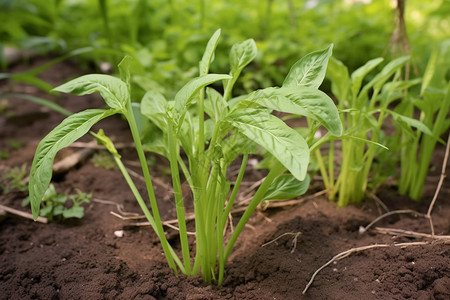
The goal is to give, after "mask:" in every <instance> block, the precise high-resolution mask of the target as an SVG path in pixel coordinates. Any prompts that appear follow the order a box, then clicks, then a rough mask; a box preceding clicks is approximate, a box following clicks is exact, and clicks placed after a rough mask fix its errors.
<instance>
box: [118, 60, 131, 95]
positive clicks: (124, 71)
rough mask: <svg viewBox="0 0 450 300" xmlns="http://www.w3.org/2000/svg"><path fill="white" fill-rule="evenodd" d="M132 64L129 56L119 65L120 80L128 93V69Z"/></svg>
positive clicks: (129, 81)
mask: <svg viewBox="0 0 450 300" xmlns="http://www.w3.org/2000/svg"><path fill="white" fill-rule="evenodd" d="M132 62H133V58H132V57H131V56H129V55H127V56H125V57H124V58H123V59H122V61H121V62H120V63H119V72H120V79H121V80H122V81H123V82H125V84H126V85H127V87H128V91H130V90H131V74H130V67H131V64H132Z"/></svg>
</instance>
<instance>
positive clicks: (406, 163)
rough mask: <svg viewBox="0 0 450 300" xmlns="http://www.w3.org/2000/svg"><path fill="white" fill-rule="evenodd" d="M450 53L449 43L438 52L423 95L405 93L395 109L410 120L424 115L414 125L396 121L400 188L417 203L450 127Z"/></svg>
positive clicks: (405, 121)
mask: <svg viewBox="0 0 450 300" xmlns="http://www.w3.org/2000/svg"><path fill="white" fill-rule="evenodd" d="M449 54H450V43H448V42H447V43H443V44H442V45H441V47H440V48H437V49H435V50H434V52H433V53H432V55H431V57H430V60H429V62H428V65H427V68H426V70H425V73H424V76H423V80H422V85H421V88H420V95H417V93H412V92H409V93H407V94H403V95H404V97H403V100H402V103H401V104H400V105H398V106H397V107H396V109H395V111H396V112H399V113H403V114H404V115H405V116H407V117H409V118H412V117H413V115H414V112H415V111H417V110H418V111H419V112H420V117H419V120H414V122H411V121H408V119H406V120H405V119H404V118H403V117H396V118H394V122H395V124H396V127H397V129H398V132H399V134H398V135H397V136H396V138H395V142H394V143H393V144H394V145H400V147H399V148H400V149H399V151H400V153H401V155H400V166H401V168H400V170H401V172H400V178H399V182H398V186H399V187H398V188H399V192H400V193H401V194H404V195H408V196H409V197H411V198H412V199H414V200H420V198H421V196H422V191H423V187H424V185H425V179H426V176H427V174H428V171H429V166H430V161H431V158H432V155H433V152H434V149H435V147H436V143H437V142H438V141H439V140H440V139H439V137H440V136H441V135H442V134H444V133H445V132H446V131H447V130H448V128H449V127H450V119H449V112H450V84H449V83H448V78H446V76H447V75H446V73H447V71H448V69H449V68H450V64H449V62H448V57H449ZM399 141H400V143H399ZM441 142H443V141H442V140H441Z"/></svg>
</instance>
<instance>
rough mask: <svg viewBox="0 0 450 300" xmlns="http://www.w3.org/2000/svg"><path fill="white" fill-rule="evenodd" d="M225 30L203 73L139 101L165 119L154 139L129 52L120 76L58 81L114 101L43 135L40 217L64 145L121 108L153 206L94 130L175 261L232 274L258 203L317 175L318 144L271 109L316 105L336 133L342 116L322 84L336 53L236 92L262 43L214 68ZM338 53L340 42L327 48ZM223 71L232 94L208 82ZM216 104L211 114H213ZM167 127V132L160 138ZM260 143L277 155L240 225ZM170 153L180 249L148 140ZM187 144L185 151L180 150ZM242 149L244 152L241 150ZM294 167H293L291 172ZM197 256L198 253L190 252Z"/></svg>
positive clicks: (209, 276) (35, 169)
mask: <svg viewBox="0 0 450 300" xmlns="http://www.w3.org/2000/svg"><path fill="white" fill-rule="evenodd" d="M219 36H220V30H218V31H217V32H216V33H214V35H213V36H212V37H211V39H210V40H209V42H208V44H207V46H206V50H205V53H204V55H203V58H202V59H201V61H200V64H199V71H200V74H199V75H200V76H199V77H197V78H194V79H192V80H191V81H189V82H188V83H187V84H186V85H185V86H184V87H183V88H182V89H181V90H180V91H178V93H176V95H175V97H174V99H173V100H167V99H166V98H165V97H164V96H163V95H162V94H160V93H159V92H156V91H153V90H150V91H148V92H147V93H146V94H145V95H144V97H143V99H142V101H141V104H140V109H141V113H142V115H144V116H145V117H147V118H148V119H149V120H150V121H152V122H153V123H154V124H155V125H156V126H157V127H158V128H159V132H158V131H157V130H155V131H154V134H153V136H152V135H151V138H153V139H152V140H144V144H143V142H142V141H141V135H140V133H141V132H140V131H139V129H138V124H137V122H136V119H137V118H136V111H135V112H133V108H132V104H131V97H130V78H131V74H130V71H129V67H130V64H131V63H132V61H131V58H130V57H125V58H124V59H123V60H122V62H121V63H120V64H119V70H120V76H121V79H117V78H115V77H112V76H108V75H86V76H82V77H80V78H77V79H74V80H72V81H70V82H68V83H66V84H63V85H61V86H59V87H57V88H56V89H55V90H56V91H59V92H66V93H74V94H77V95H84V94H90V93H94V92H99V93H100V94H101V95H102V96H103V98H104V100H105V102H106V104H107V105H108V107H109V109H88V110H85V111H83V112H79V113H76V114H74V115H72V116H70V117H68V118H67V119H65V120H64V121H63V122H62V123H61V124H60V125H58V126H57V127H56V128H55V129H54V130H53V131H51V132H50V133H49V134H48V135H47V136H46V137H45V138H44V139H43V140H42V141H41V142H40V144H39V146H38V148H37V150H36V155H35V158H34V160H33V165H32V168H31V174H30V199H31V204H32V210H33V215H34V217H37V216H38V214H39V206H40V202H41V199H42V197H43V195H44V193H45V190H46V188H47V186H48V184H49V183H50V180H51V175H52V163H53V160H54V157H55V155H56V153H57V152H58V151H59V150H60V149H61V148H63V147H66V146H68V145H70V144H71V143H72V142H74V141H75V140H77V139H78V138H79V137H81V136H82V135H84V134H85V133H86V132H88V131H89V129H90V128H91V127H92V126H93V125H94V124H95V123H97V122H98V121H100V120H101V119H104V118H106V117H109V116H111V115H114V114H121V115H123V117H124V118H125V119H126V120H127V122H128V124H129V126H130V130H131V134H132V136H133V140H134V143H135V147H136V151H137V153H138V156H139V161H140V163H141V167H142V172H143V175H144V178H145V183H146V188H147V194H148V195H147V196H148V199H149V203H150V209H149V208H148V207H147V204H146V203H145V201H144V198H143V197H142V196H141V194H140V193H139V191H138V189H137V187H136V185H135V184H134V182H133V181H132V179H131V177H130V175H129V174H128V171H127V170H126V168H125V167H124V165H123V163H122V161H121V156H120V154H119V153H118V151H117V150H116V148H115V147H114V145H113V143H112V142H111V140H110V139H109V138H108V137H107V136H105V134H104V133H103V132H99V133H98V134H94V135H95V136H96V137H97V139H98V140H99V141H101V142H102V143H103V144H104V145H105V146H106V148H107V149H108V150H109V152H110V153H111V154H112V155H113V157H114V160H115V162H116V164H117V166H118V167H119V169H120V171H121V172H122V174H123V176H124V178H125V180H126V182H127V183H128V185H129V187H130V189H131V191H132V192H133V194H134V196H135V198H136V200H137V201H138V203H139V205H140V207H141V209H142V211H143V212H144V214H145V216H146V217H147V219H148V221H149V223H150V225H151V226H152V228H153V230H154V231H155V233H156V234H157V236H158V237H159V239H160V241H161V245H162V248H163V251H164V254H165V257H166V259H167V262H168V264H169V266H170V268H172V269H173V271H174V272H175V274H177V272H178V269H179V270H180V271H181V272H182V273H184V274H188V275H195V274H198V273H199V272H201V274H202V276H203V279H204V281H205V282H207V283H211V282H212V281H217V283H218V284H221V283H222V282H223V279H224V268H225V263H226V261H227V259H228V257H229V256H230V254H231V251H232V249H233V246H234V244H235V242H236V240H237V238H238V236H239V234H240V233H241V232H242V230H243V228H244V226H245V224H246V223H247V221H248V220H249V218H250V216H251V215H252V213H253V211H254V210H255V209H256V207H257V206H258V205H259V204H260V203H261V202H262V201H263V200H266V199H283V198H282V197H284V198H285V197H286V195H287V196H288V197H295V196H298V194H299V193H303V192H304V191H305V190H306V189H305V188H302V189H297V192H295V193H293V192H292V191H294V190H295V189H294V188H293V187H294V186H295V185H302V184H303V185H304V184H305V183H306V184H307V182H308V177H307V167H308V163H309V158H310V150H309V146H308V144H307V142H306V141H305V139H304V138H303V137H302V136H301V135H300V134H299V133H298V132H297V131H296V130H294V129H292V128H290V127H288V126H287V125H286V124H285V123H284V122H283V121H281V120H280V119H278V118H277V117H275V116H274V115H272V114H271V112H272V111H273V110H278V111H282V112H295V113H297V114H303V115H307V116H308V117H310V118H311V119H313V120H314V121H316V122H318V123H319V124H322V125H324V126H325V127H326V128H327V129H328V130H330V131H331V132H332V134H334V135H340V134H341V133H342V125H341V122H340V119H339V115H338V111H337V109H336V107H335V105H334V103H333V101H332V100H331V99H330V98H329V97H328V96H327V95H326V94H325V93H323V92H321V91H319V90H317V88H318V86H319V85H320V84H321V82H322V81H323V78H324V76H325V70H326V65H327V62H328V58H327V59H324V60H319V61H318V60H315V59H312V58H310V57H308V56H307V57H306V59H303V60H300V61H299V62H298V63H296V64H295V65H294V66H293V67H292V69H291V71H290V72H289V74H288V75H287V77H286V79H285V82H284V84H283V86H282V87H280V88H275V87H273V88H267V89H263V90H257V91H254V92H252V93H250V94H247V95H243V96H240V97H235V98H233V96H232V91H233V86H234V84H235V83H236V81H237V79H238V77H239V75H240V73H241V71H242V70H243V68H244V67H245V66H246V65H248V64H249V63H250V62H251V61H252V60H253V59H254V58H255V56H256V52H257V49H256V44H255V42H254V41H253V40H252V39H250V40H247V41H244V42H241V43H237V44H235V45H234V46H233V47H232V48H231V52H230V57H229V58H230V65H231V70H230V73H229V74H228V75H227V74H208V73H209V66H210V64H211V62H212V60H213V57H214V52H215V48H216V46H217V43H218V39H219ZM323 52H324V53H327V56H328V57H329V55H330V54H331V46H330V47H328V48H327V49H325V50H323ZM219 81H222V82H223V85H224V94H223V95H221V94H220V93H219V92H217V91H216V90H214V89H212V88H206V89H205V87H206V86H208V85H210V84H212V83H214V82H219ZM205 114H207V115H208V116H209V118H207V117H206V116H205ZM158 136H159V139H158ZM255 145H258V146H259V147H262V148H264V149H265V150H266V151H268V152H269V153H270V154H271V155H272V156H273V157H274V158H275V159H276V160H277V163H276V164H274V165H273V166H272V168H271V169H270V170H269V172H268V174H267V176H266V179H265V181H264V182H263V183H262V184H261V185H260V186H259V188H258V190H257V191H256V193H255V195H254V196H253V199H252V200H251V202H250V203H249V205H248V207H247V209H246V211H245V212H244V214H243V215H242V217H241V218H240V220H239V222H238V224H237V226H236V228H235V229H234V231H232V233H231V235H230V236H228V234H227V224H228V221H227V220H228V218H229V216H230V212H231V209H232V207H233V204H234V202H235V199H236V196H237V194H238V190H239V187H240V185H241V182H242V179H243V177H244V173H245V170H246V165H247V159H248V155H249V153H250V152H251V151H252V149H254V148H255ZM145 149H147V150H152V151H155V152H157V153H159V154H161V155H164V156H165V157H167V159H168V161H169V163H170V168H171V176H172V186H173V191H174V198H175V199H174V200H175V203H176V213H177V218H178V228H179V237H180V244H181V257H179V256H178V255H177V254H176V252H175V251H174V249H173V248H172V246H171V245H170V244H169V242H168V241H167V239H166V237H165V235H164V229H163V225H162V221H161V216H160V213H159V209H158V202H157V199H156V196H155V193H154V190H153V185H152V179H151V175H150V171H149V167H148V165H147V159H146V156H145V152H144V150H145ZM181 149H182V150H183V151H181ZM241 157H242V158H241ZM234 161H238V162H240V164H241V167H240V170H239V174H238V176H237V178H236V180H235V183H234V185H232V184H231V181H230V180H229V179H227V175H228V174H227V170H228V168H229V166H230V164H231V163H232V162H234ZM286 170H288V171H289V173H285V171H286ZM182 175H183V176H184V178H185V179H186V180H187V182H188V184H189V186H190V188H191V193H192V195H193V202H194V213H195V237H196V243H195V255H194V256H193V257H191V253H190V248H189V244H188V237H187V228H186V220H185V208H184V202H183V197H184V196H186V194H183V192H182V189H181V180H182ZM191 259H193V261H191Z"/></svg>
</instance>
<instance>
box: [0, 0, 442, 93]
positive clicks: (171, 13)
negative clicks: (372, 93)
mask: <svg viewBox="0 0 450 300" xmlns="http://www.w3.org/2000/svg"><path fill="white" fill-rule="evenodd" d="M394 2H395V1H391V0H303V1H294V0H264V1H261V0H248V1H238V0H228V1H223V0H216V1H207V0H197V1H186V0H152V1H150V0H46V1H44V0H1V1H0V19H2V20H4V21H3V24H4V25H3V26H2V27H0V38H1V45H14V46H18V47H20V48H25V49H33V50H34V51H39V52H44V53H46V52H49V51H52V52H57V53H61V54H62V53H67V52H69V51H72V50H74V49H78V48H81V47H86V46H91V47H95V48H100V49H105V48H107V49H109V50H113V49H114V50H116V52H111V54H108V55H105V54H104V53H95V54H89V56H88V57H87V58H88V59H89V60H92V59H94V60H97V61H100V60H102V61H105V60H106V61H109V62H111V63H112V65H114V66H115V65H116V64H117V62H118V61H119V60H120V59H121V58H122V57H123V55H124V54H129V55H132V56H134V57H135V58H137V60H138V61H139V66H138V67H137V70H133V71H134V74H136V73H137V74H139V73H140V74H141V75H148V74H150V75H151V80H148V79H146V80H143V79H142V78H141V79H139V77H138V79H137V81H138V83H139V85H141V87H143V88H144V89H148V88H157V89H159V90H160V91H162V92H166V93H169V94H170V93H171V92H173V91H176V90H177V89H178V88H179V87H181V86H182V85H183V84H185V83H186V82H187V81H188V80H189V79H190V78H192V77H193V76H194V75H195V74H196V71H197V68H195V67H192V66H195V65H197V62H198V61H199V60H200V58H201V55H202V51H203V49H204V48H203V47H204V45H205V43H206V41H207V40H208V38H209V37H210V36H211V34H212V33H213V32H214V31H215V30H216V29H217V28H222V32H223V36H222V41H221V43H220V45H219V47H218V49H217V53H216V59H215V62H214V64H213V65H212V66H211V68H212V70H211V71H212V72H216V73H219V72H224V71H225V70H226V65H227V61H228V49H230V47H231V45H233V44H234V43H236V42H238V41H243V40H246V39H247V38H254V39H255V40H256V41H257V47H258V51H259V52H258V57H257V58H256V60H255V62H254V63H253V64H252V65H251V66H249V68H247V69H246V70H245V72H244V74H243V78H242V79H241V81H242V83H241V84H240V85H239V86H238V89H241V91H242V90H244V91H246V92H248V91H250V90H253V89H254V88H258V87H268V86H272V85H280V84H281V83H282V79H283V78H284V77H285V75H286V74H287V72H288V71H289V70H288V67H289V66H291V65H292V64H293V63H294V62H295V61H296V60H297V59H298V57H302V56H303V55H305V54H306V53H309V52H311V51H314V50H316V49H320V48H323V47H325V46H327V45H329V44H331V43H334V44H335V48H334V56H335V57H336V58H337V59H339V60H341V61H342V62H343V63H344V64H345V65H346V66H348V68H349V70H350V71H353V70H355V69H356V68H357V67H359V66H361V65H363V64H364V63H365V62H366V61H367V60H369V59H372V58H375V57H380V56H383V57H387V58H389V56H390V55H391V54H390V53H389V41H390V36H391V34H392V32H393V31H394V28H395V24H396V22H395V5H394V4H395V3H394ZM449 11H450V1H449V0H438V1H419V0H409V1H406V11H405V21H406V25H407V30H408V35H409V42H410V49H411V53H412V56H413V60H412V64H413V67H414V68H415V70H416V71H417V74H420V73H421V72H422V71H423V69H424V68H425V65H426V61H427V59H428V56H429V54H430V52H431V49H432V48H433V47H435V46H436V45H437V44H438V43H440V42H441V41H443V40H445V39H449V38H450V36H449V32H450V21H449V20H448V18H447V17H448V15H449V14H448V12H449ZM117 51H118V52H117ZM85 56H86V55H85ZM5 63H6V62H4V65H5ZM417 74H416V76H417ZM412 75H413V76H414V74H412ZM161 82H163V83H164V84H163V85H161V84H160V83H161Z"/></svg>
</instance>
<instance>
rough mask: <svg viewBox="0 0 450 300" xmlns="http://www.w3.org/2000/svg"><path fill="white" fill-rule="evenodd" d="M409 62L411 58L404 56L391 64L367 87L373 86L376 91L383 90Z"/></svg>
mask: <svg viewBox="0 0 450 300" xmlns="http://www.w3.org/2000/svg"><path fill="white" fill-rule="evenodd" d="M407 61H409V56H402V57H399V58H396V59H394V60H393V61H391V62H389V63H388V64H387V65H386V66H384V68H383V69H382V70H381V72H380V73H378V74H377V76H375V78H374V79H372V80H371V82H369V83H368V85H367V86H373V87H374V88H375V89H378V90H379V89H381V87H382V86H383V84H384V83H385V82H386V81H387V80H388V79H389V78H390V77H391V76H392V75H393V74H394V73H395V72H396V71H397V70H398V69H400V68H401V67H403V66H404V65H405V64H406V62H407Z"/></svg>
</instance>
